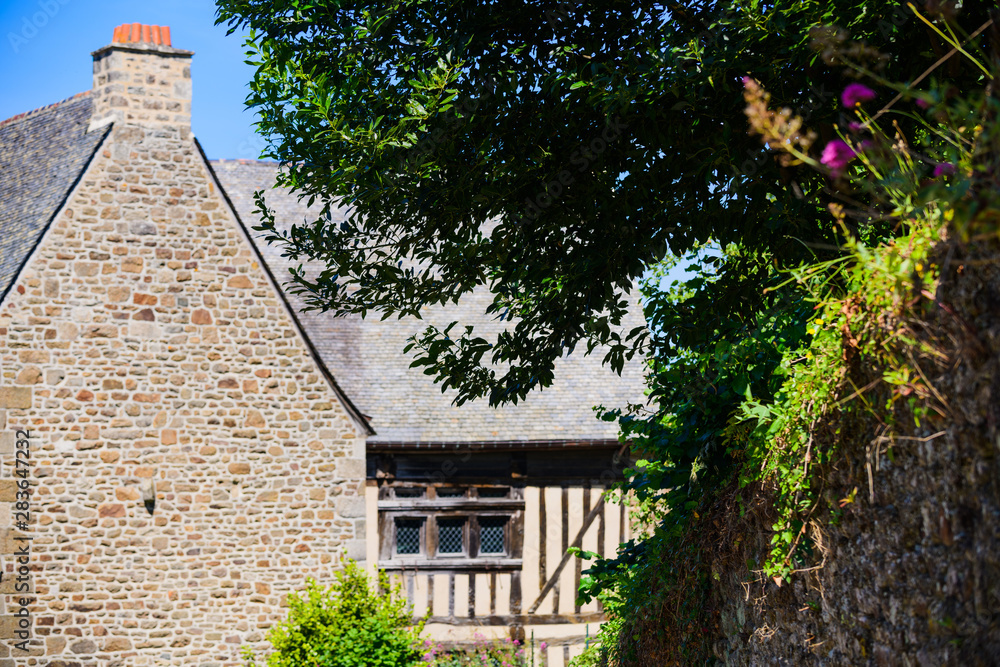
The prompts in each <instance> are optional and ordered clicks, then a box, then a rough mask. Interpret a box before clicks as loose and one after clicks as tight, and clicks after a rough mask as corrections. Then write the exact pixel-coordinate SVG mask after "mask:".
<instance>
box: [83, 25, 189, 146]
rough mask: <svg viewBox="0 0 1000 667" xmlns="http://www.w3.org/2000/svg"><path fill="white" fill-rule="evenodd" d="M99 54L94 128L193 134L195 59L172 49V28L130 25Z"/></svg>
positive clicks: (117, 32) (119, 29)
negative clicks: (119, 125)
mask: <svg viewBox="0 0 1000 667" xmlns="http://www.w3.org/2000/svg"><path fill="white" fill-rule="evenodd" d="M91 55H93V56H94V89H93V91H92V93H91V95H92V96H93V100H94V106H93V114H92V115H91V122H90V127H91V129H93V128H95V127H100V126H101V125H104V124H107V123H108V122H111V121H114V122H115V123H123V124H125V125H140V126H143V127H146V128H154V127H155V128H157V129H160V130H172V131H174V132H177V133H178V134H179V135H180V136H181V137H186V136H187V135H188V134H189V133H190V131H191V56H192V55H194V52H193V51H184V50H182V49H175V48H174V47H172V46H171V45H170V28H168V27H166V26H157V25H142V24H139V23H125V24H123V25H120V26H118V27H117V28H115V31H114V36H113V37H112V40H111V44H108V45H107V46H105V47H102V48H100V49H98V50H96V51H94V52H93V54H91Z"/></svg>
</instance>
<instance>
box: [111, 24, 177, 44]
mask: <svg viewBox="0 0 1000 667" xmlns="http://www.w3.org/2000/svg"><path fill="white" fill-rule="evenodd" d="M111 42H112V43H117V44H158V45H161V46H170V28H169V27H168V26H158V25H145V24H142V23H123V24H121V25H120V26H118V27H117V28H115V33H114V36H113V37H112V38H111Z"/></svg>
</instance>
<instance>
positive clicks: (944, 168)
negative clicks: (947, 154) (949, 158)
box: [934, 162, 955, 178]
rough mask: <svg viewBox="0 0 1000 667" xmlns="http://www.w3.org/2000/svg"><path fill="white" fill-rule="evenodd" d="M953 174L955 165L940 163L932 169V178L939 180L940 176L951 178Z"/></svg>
mask: <svg viewBox="0 0 1000 667" xmlns="http://www.w3.org/2000/svg"><path fill="white" fill-rule="evenodd" d="M954 173H955V165H953V164H952V163H951V162H942V163H941V164H939V165H937V166H936V167H934V178H940V177H941V176H951V175H952V174H954Z"/></svg>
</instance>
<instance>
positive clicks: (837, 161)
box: [819, 139, 857, 178]
mask: <svg viewBox="0 0 1000 667" xmlns="http://www.w3.org/2000/svg"><path fill="white" fill-rule="evenodd" d="M855 155H857V153H855V152H854V149H852V148H851V147H850V146H848V145H847V144H846V143H844V142H843V141H841V140H840V139H834V140H833V141H831V142H830V143H828V144H827V145H826V148H824V149H823V156H822V157H821V158H820V160H819V161H820V162H822V163H823V164H824V165H826V166H827V167H829V168H830V173H831V174H832V175H833V177H834V178H840V175H841V174H842V173H844V169H845V168H846V167H847V164H848V163H849V162H850V161H851V160H853V159H854V156H855Z"/></svg>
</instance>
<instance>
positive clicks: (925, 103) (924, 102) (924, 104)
mask: <svg viewBox="0 0 1000 667" xmlns="http://www.w3.org/2000/svg"><path fill="white" fill-rule="evenodd" d="M917 106H918V107H920V108H921V109H930V108H931V103H930V102H928V101H927V100H925V99H923V98H921V97H918V98H917Z"/></svg>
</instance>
